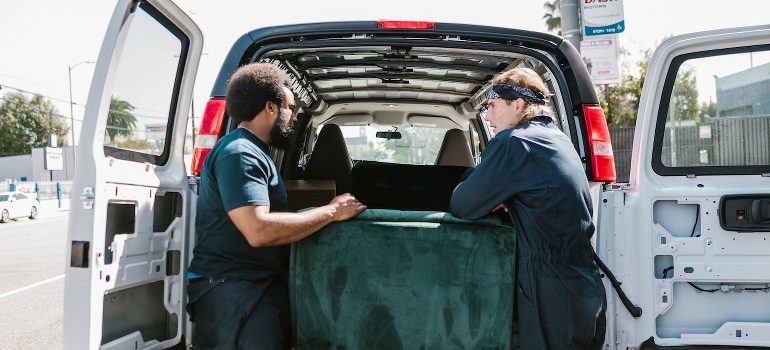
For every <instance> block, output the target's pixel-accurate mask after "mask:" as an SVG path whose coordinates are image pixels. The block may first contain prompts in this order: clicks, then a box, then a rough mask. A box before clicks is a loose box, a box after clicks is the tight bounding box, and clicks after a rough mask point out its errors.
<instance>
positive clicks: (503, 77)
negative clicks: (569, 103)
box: [492, 67, 556, 123]
mask: <svg viewBox="0 0 770 350" xmlns="http://www.w3.org/2000/svg"><path fill="white" fill-rule="evenodd" d="M492 84H495V85H497V84H508V85H513V86H520V87H524V88H528V89H530V90H532V91H535V92H539V93H541V94H543V96H545V98H546V100H547V99H548V98H549V97H550V96H552V95H553V94H552V93H551V92H550V91H548V87H547V86H546V85H545V82H544V81H543V79H542V78H541V77H540V75H538V74H537V72H535V71H534V70H532V69H531V68H524V67H516V68H511V69H509V70H507V71H504V72H502V73H499V74H497V75H495V76H494V77H493V78H492ZM524 102H525V103H526V105H525V107H524V108H525V111H524V116H523V117H522V119H521V122H526V121H530V120H532V118H534V117H535V115H536V113H537V111H538V110H544V111H546V112H548V113H549V114H550V115H551V119H552V120H553V122H554V123H556V118H554V117H553V111H552V110H551V108H550V107H548V106H545V105H541V104H537V103H535V102H532V101H529V100H526V99H525V100H524ZM506 103H510V101H506Z"/></svg>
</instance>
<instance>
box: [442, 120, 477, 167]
mask: <svg viewBox="0 0 770 350" xmlns="http://www.w3.org/2000/svg"><path fill="white" fill-rule="evenodd" d="M436 165H459V166H466V167H472V166H475V165H476V162H474V161H473V155H472V154H471V148H470V144H469V143H468V139H467V138H466V137H465V134H464V132H463V131H462V130H460V129H449V130H447V131H446V134H444V141H443V142H441V148H439V151H438V157H436Z"/></svg>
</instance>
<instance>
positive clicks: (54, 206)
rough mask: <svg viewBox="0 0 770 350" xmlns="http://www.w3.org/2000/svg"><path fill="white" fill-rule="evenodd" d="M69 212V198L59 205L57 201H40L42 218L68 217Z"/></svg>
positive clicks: (63, 199) (39, 211)
mask: <svg viewBox="0 0 770 350" xmlns="http://www.w3.org/2000/svg"><path fill="white" fill-rule="evenodd" d="M69 212H70V199H69V198H62V200H61V204H59V201H58V200H57V199H44V200H42V201H40V210H38V213H39V215H40V216H41V217H49V216H54V215H55V216H58V215H68V214H69Z"/></svg>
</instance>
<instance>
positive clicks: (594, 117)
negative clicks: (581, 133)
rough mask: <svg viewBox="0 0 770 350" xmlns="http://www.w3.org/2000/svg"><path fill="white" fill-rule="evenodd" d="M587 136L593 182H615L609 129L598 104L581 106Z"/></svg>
mask: <svg viewBox="0 0 770 350" xmlns="http://www.w3.org/2000/svg"><path fill="white" fill-rule="evenodd" d="M583 115H584V116H585V121H586V129H587V131H588V132H587V134H588V152H589V155H590V157H591V164H592V168H593V181H597V182H610V183H611V182H615V180H616V179H617V175H616V173H615V155H614V153H613V152H612V141H611V140H610V129H609V128H608V127H607V120H606V119H605V118H604V111H603V110H602V107H601V106H599V105H598V104H590V105H583Z"/></svg>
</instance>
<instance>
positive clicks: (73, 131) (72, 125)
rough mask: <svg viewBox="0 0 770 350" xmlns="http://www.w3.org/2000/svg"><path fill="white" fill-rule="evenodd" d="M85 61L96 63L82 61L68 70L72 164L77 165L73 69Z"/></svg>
mask: <svg viewBox="0 0 770 350" xmlns="http://www.w3.org/2000/svg"><path fill="white" fill-rule="evenodd" d="M84 63H89V64H90V63H95V62H93V61H82V62H78V63H75V64H73V65H71V66H68V67H67V68H68V69H69V71H68V72H67V74H68V77H69V83H70V128H72V130H71V132H72V165H73V166H77V158H76V157H77V156H76V155H75V153H77V152H75V113H74V112H73V109H72V106H73V105H74V104H75V103H74V102H72V70H73V69H75V67H77V66H79V65H81V64H84Z"/></svg>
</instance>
